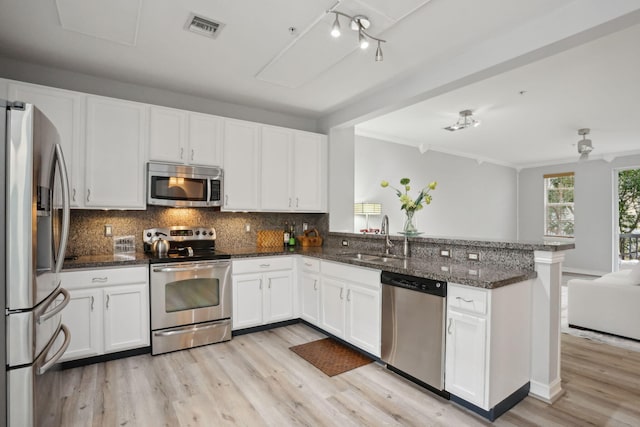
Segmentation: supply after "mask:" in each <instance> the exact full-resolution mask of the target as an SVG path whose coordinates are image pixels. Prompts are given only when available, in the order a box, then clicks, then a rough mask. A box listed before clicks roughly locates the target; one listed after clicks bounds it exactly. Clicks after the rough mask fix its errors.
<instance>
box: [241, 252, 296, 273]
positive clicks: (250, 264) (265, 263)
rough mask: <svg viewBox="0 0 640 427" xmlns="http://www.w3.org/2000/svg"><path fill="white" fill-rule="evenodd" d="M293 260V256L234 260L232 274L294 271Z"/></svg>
mask: <svg viewBox="0 0 640 427" xmlns="http://www.w3.org/2000/svg"><path fill="white" fill-rule="evenodd" d="M293 260H294V258H293V257H291V256H281V257H270V258H262V257H257V258H250V259H243V260H234V261H233V267H232V272H233V274H243V273H261V272H264V271H276V270H291V269H293Z"/></svg>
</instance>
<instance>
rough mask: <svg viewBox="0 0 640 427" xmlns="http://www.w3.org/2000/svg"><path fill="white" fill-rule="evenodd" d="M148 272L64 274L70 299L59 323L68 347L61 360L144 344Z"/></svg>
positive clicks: (133, 269)
mask: <svg viewBox="0 0 640 427" xmlns="http://www.w3.org/2000/svg"><path fill="white" fill-rule="evenodd" d="M148 277H149V274H148V268H147V267H146V266H145V267H127V268H114V269H100V270H80V271H65V272H63V273H62V283H63V285H62V286H63V287H65V288H66V289H67V290H69V293H70V294H71V301H70V302H69V305H68V306H67V307H66V308H65V309H64V311H63V312H62V322H63V323H64V324H65V325H67V327H68V328H69V331H70V332H71V343H70V344H69V348H68V349H67V351H66V352H65V354H64V356H62V359H61V360H63V361H64V360H75V359H81V358H86V357H91V356H99V355H102V354H105V353H113V352H116V351H123V350H131V349H135V348H140V347H146V346H148V345H149V282H148Z"/></svg>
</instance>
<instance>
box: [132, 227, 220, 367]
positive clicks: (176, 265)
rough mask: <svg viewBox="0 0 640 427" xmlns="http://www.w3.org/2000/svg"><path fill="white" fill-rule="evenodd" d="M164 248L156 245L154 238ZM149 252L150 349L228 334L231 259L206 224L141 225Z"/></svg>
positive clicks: (202, 341)
mask: <svg viewBox="0 0 640 427" xmlns="http://www.w3.org/2000/svg"><path fill="white" fill-rule="evenodd" d="M159 237H162V239H163V240H164V241H166V242H167V243H168V246H169V247H168V250H167V251H166V253H165V252H164V251H159V250H158V251H156V252H154V251H153V248H154V244H155V245H156V246H155V247H156V249H157V241H158V238H159ZM143 242H144V249H145V252H147V253H149V254H150V264H151V265H150V270H149V276H150V277H149V283H150V296H151V354H153V355H156V354H162V353H167V352H170V351H175V350H182V349H185V348H191V347H197V346H201V345H206V344H213V343H217V342H222V341H228V340H230V339H231V261H230V260H229V258H231V256H230V255H229V254H225V253H222V252H220V251H218V250H216V247H215V244H216V230H215V229H214V228H212V227H186V226H174V227H168V228H151V229H148V230H144V232H143Z"/></svg>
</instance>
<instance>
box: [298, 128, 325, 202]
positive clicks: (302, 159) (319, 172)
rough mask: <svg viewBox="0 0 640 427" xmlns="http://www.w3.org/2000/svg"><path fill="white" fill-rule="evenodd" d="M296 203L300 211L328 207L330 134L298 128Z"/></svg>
mask: <svg viewBox="0 0 640 427" xmlns="http://www.w3.org/2000/svg"><path fill="white" fill-rule="evenodd" d="M292 157H293V165H292V166H293V171H294V172H293V178H292V181H291V183H292V188H293V190H292V193H291V195H292V204H293V208H294V210H296V211H302V212H326V211H327V137H326V136H325V135H319V134H315V133H309V132H301V131H295V132H294V147H293V156H292Z"/></svg>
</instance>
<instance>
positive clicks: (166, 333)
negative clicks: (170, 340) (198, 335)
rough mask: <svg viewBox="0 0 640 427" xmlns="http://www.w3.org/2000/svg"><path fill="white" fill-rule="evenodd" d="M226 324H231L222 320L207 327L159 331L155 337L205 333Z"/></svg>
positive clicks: (155, 333) (194, 326)
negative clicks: (204, 331)
mask: <svg viewBox="0 0 640 427" xmlns="http://www.w3.org/2000/svg"><path fill="white" fill-rule="evenodd" d="M225 323H229V321H228V320H220V321H217V322H215V323H211V324H209V325H205V326H198V325H193V326H187V327H185V328H181V329H174V330H172V331H158V332H154V333H153V335H155V336H156V337H170V336H172V335H181V334H188V333H192V332H196V331H203V330H205V329H213V328H218V327H220V325H223V324H225Z"/></svg>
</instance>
